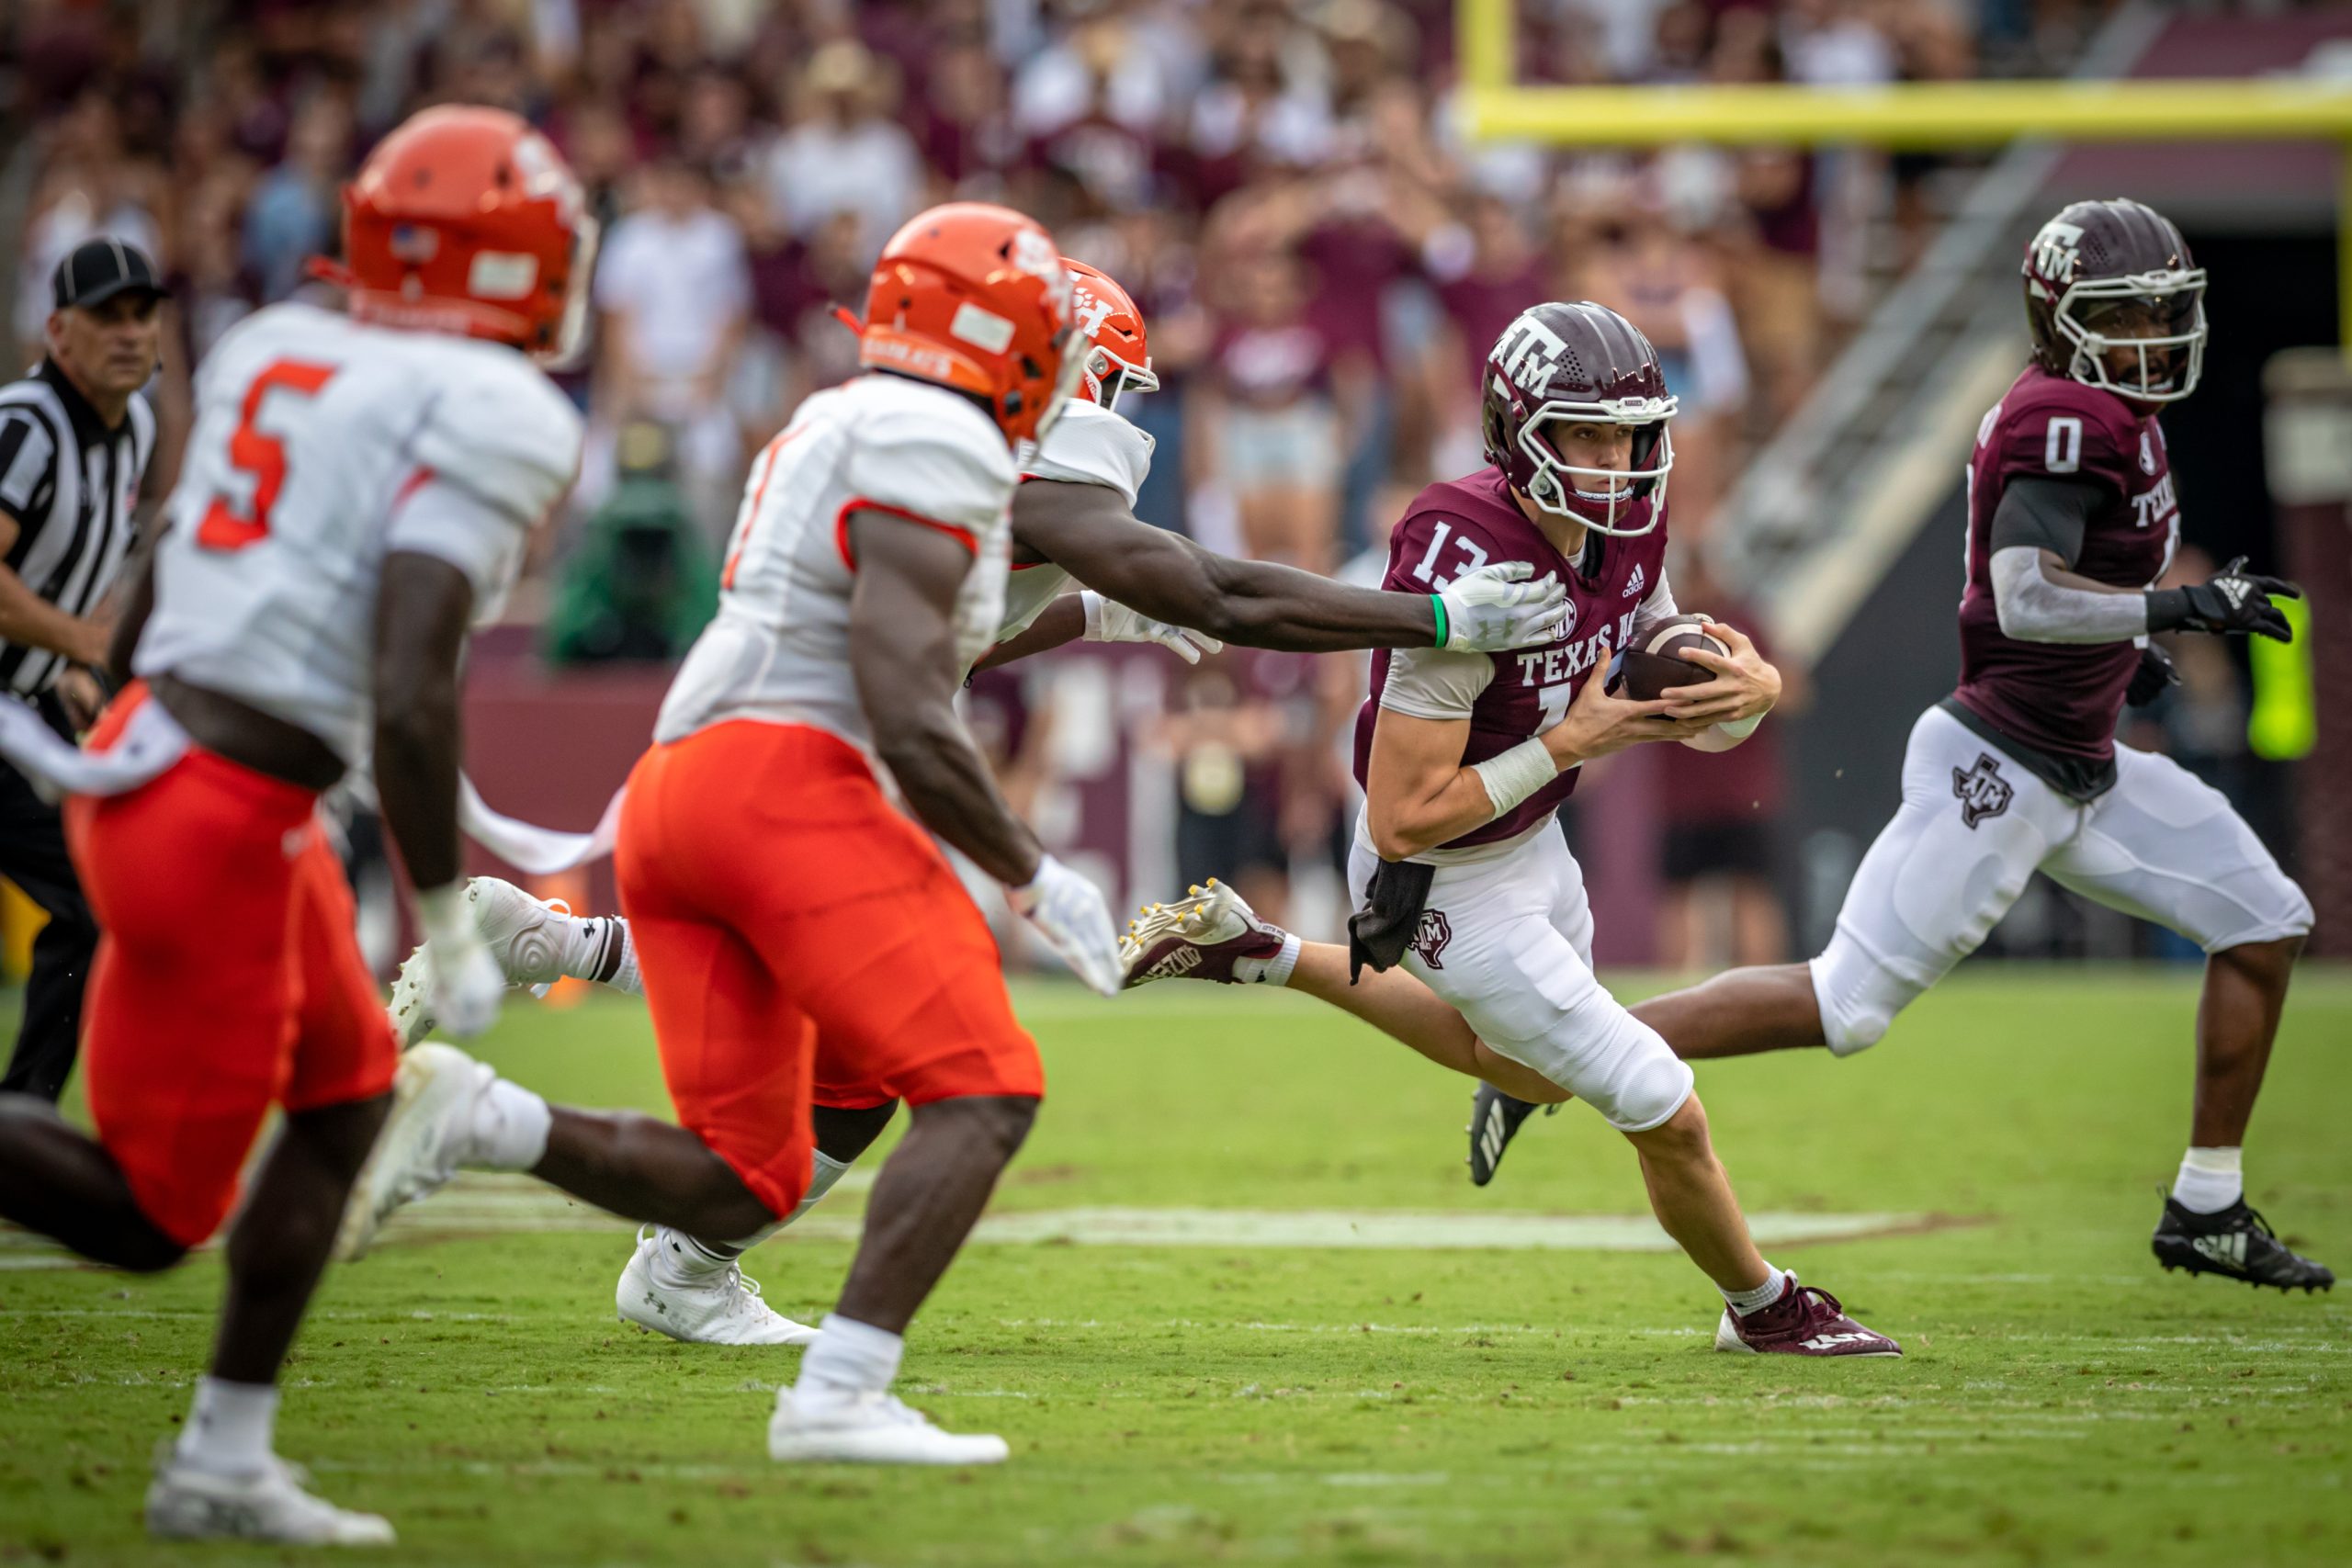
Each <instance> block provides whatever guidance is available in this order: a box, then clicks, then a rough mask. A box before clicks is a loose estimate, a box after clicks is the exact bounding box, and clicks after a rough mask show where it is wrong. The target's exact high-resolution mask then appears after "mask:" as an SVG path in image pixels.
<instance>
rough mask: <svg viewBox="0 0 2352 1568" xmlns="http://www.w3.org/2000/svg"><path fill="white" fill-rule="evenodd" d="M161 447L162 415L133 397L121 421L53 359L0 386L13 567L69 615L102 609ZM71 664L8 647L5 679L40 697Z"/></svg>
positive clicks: (0, 668) (3, 501) (0, 678)
mask: <svg viewBox="0 0 2352 1568" xmlns="http://www.w3.org/2000/svg"><path fill="white" fill-rule="evenodd" d="M154 450H155V415H154V412H153V410H151V409H150V408H149V407H148V406H147V400H146V399H145V398H144V397H142V396H141V395H140V394H138V393H135V392H134V393H132V394H131V398H130V411H129V412H128V413H127V414H126V415H125V416H124V418H123V421H122V423H121V424H119V425H118V426H117V427H116V428H114V429H113V430H108V429H107V427H106V426H105V425H104V424H103V423H100V422H99V419H98V413H97V411H96V409H94V408H92V407H91V406H90V403H89V400H87V399H85V397H83V396H82V394H81V393H80V392H78V391H76V390H75V389H74V384H73V383H72V382H71V381H68V380H67V379H66V378H65V376H64V374H63V373H62V371H60V370H59V369H58V368H57V367H56V366H55V365H54V364H52V363H51V362H50V361H48V360H43V361H41V363H40V367H39V368H38V369H36V370H34V371H33V373H32V374H31V375H29V376H28V377H26V378H24V379H23V380H21V381H12V382H10V383H9V384H8V385H7V386H6V387H0V510H4V511H6V513H8V515H10V516H11V517H14V518H15V519H16V520H17V542H16V543H15V544H13V545H11V546H10V547H8V553H7V558H6V565H7V567H8V570H11V571H13V572H15V573H16V574H17V576H18V577H20V578H22V579H24V581H25V585H26V586H27V587H28V588H30V589H31V590H32V591H33V592H35V593H38V594H40V596H41V597H42V598H43V599H46V600H48V601H49V602H50V603H51V604H54V605H56V606H57V607H58V608H59V609H61V610H62V611H64V612H65V613H66V614H67V615H88V614H89V613H90V612H91V611H92V610H94V609H96V607H97V604H98V601H99V600H100V599H102V598H104V597H105V595H106V592H107V588H109V587H110V586H112V585H113V582H114V579H115V574H116V573H117V572H118V571H119V570H121V569H122V561H123V558H124V556H126V555H128V554H129V553H130V538H131V522H130V513H131V509H132V507H134V506H135V505H137V504H138V501H139V480H140V476H141V475H142V474H143V473H145V472H146V470H147V459H148V458H149V457H151V456H152V455H153V453H154ZM65 668H66V661H65V660H64V659H62V657H60V656H59V655H57V654H54V653H51V652H50V651H48V650H47V649H38V648H27V647H24V646H22V645H21V644H17V643H0V685H6V687H7V688H8V689H9V690H10V691H13V692H16V693H17V694H20V695H24V696H36V695H38V694H40V693H42V692H45V691H47V690H48V689H49V687H50V685H51V682H54V681H55V680H56V679H57V677H58V676H59V675H61V674H62V673H63V672H64V671H65Z"/></svg>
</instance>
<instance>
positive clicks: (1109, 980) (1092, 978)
mask: <svg viewBox="0 0 2352 1568" xmlns="http://www.w3.org/2000/svg"><path fill="white" fill-rule="evenodd" d="M1004 897H1005V900H1006V902H1008V903H1010V904H1011V905H1012V908H1013V911H1014V912H1015V913H1016V914H1019V915H1021V916H1022V917H1023V918H1024V919H1027V920H1028V922H1029V923H1030V924H1031V925H1033V926H1035V927H1036V928H1037V930H1038V931H1039V933H1040V934H1042V935H1043V936H1044V937H1045V939H1046V945H1047V946H1048V947H1050V948H1052V949H1053V950H1054V951H1055V952H1056V953H1060V954H1061V955H1062V961H1063V962H1064V963H1066V964H1069V966H1070V968H1071V969H1072V970H1074V971H1076V972H1077V975H1078V977H1079V978H1080V979H1081V980H1083V981H1085V982H1086V984H1087V985H1088V987H1090V988H1091V989H1093V990H1097V991H1100V992H1102V993H1103V995H1104V996H1106V997H1115V996H1117V995H1118V994H1119V987H1120V985H1121V984H1122V982H1123V981H1124V980H1125V975H1126V968H1125V964H1121V963H1120V962H1119V933H1118V931H1117V930H1116V929H1115V928H1114V927H1113V925H1112V924H1111V906H1110V905H1108V904H1106V903H1104V902H1103V895H1102V892H1101V891H1100V890H1099V889H1097V888H1096V887H1095V886H1094V884H1092V883H1091V882H1089V881H1087V880H1086V878H1085V877H1083V876H1080V874H1078V873H1077V872H1074V871H1072V870H1071V869H1070V868H1069V867H1068V866H1066V865H1064V864H1063V863H1061V862H1059V861H1057V860H1056V859H1055V858H1054V857H1053V856H1051V855H1046V856H1044V857H1042V858H1041V859H1039V861H1038V862H1037V874H1036V875H1035V876H1033V877H1031V878H1030V879H1029V882H1028V884H1027V885H1026V886H1021V887H1008V888H1006V889H1005V890H1004Z"/></svg>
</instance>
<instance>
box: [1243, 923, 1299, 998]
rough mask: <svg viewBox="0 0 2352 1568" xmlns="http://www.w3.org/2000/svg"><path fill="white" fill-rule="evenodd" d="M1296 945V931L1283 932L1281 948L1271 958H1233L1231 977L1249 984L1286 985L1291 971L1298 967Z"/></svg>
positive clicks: (1288, 982) (1297, 943)
mask: <svg viewBox="0 0 2352 1568" xmlns="http://www.w3.org/2000/svg"><path fill="white" fill-rule="evenodd" d="M1298 947H1299V942H1298V937H1297V935H1296V933H1295V932H1293V933H1288V934H1285V935H1284V936H1283V950H1282V951H1281V952H1280V953H1275V954H1274V955H1273V956H1272V958H1237V959H1235V960H1234V961H1233V977H1234V978H1235V979H1237V980H1239V981H1242V982H1243V983H1244V984H1249V985H1255V984H1257V983H1259V982H1261V981H1263V982H1264V983H1265V984H1267V985H1270V986H1287V985H1289V984H1290V973H1291V971H1292V970H1294V969H1295V968H1297V967H1298Z"/></svg>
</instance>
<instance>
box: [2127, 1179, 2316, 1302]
mask: <svg viewBox="0 0 2352 1568" xmlns="http://www.w3.org/2000/svg"><path fill="white" fill-rule="evenodd" d="M2149 1247H2150V1248H2151V1249H2152V1250H2153V1251H2154V1253H2155V1255H2156V1261H2157V1262H2159V1263H2161V1264H2163V1265H2164V1266H2165V1271H2166V1272H2167V1273H2169V1272H2170V1271H2171V1270H2173V1269H2188V1271H2189V1272H2190V1273H2192V1274H2219V1275H2221V1276H2222V1278H2223V1279H2225V1280H2245V1282H2246V1283H2247V1284H2249V1285H2269V1286H2272V1287H2274V1288H2275V1289H2278V1290H2281V1291H2301V1292H2305V1293H2306V1294H2308V1293H2310V1292H2312V1291H2332V1290H2334V1289H2335V1270H2334V1269H2329V1268H2328V1267H2327V1266H2326V1265H2325V1264H2323V1263H2314V1262H2312V1260H2311V1259H2310V1258H2301V1257H2298V1256H2296V1254H2295V1253H2294V1252H2293V1251H2292V1250H2291V1249H2290V1248H2289V1247H2288V1246H2287V1245H2286V1244H2285V1243H2284V1242H2282V1241H2280V1240H2279V1239H2278V1232H2276V1231H2274V1230H2272V1229H2271V1228H2270V1222H2269V1221H2268V1220H2266V1219H2264V1218H2263V1217H2262V1215H2261V1214H2260V1213H2256V1211H2255V1210H2254V1209H2253V1208H2252V1207H2250V1206H2249V1205H2248V1204H2247V1202H2246V1201H2245V1199H2243V1198H2241V1199H2239V1200H2238V1201H2236V1202H2234V1203H2233V1204H2231V1205H2230V1206H2229V1207H2228V1208H2226V1209H2223V1210H2222V1211H2221V1212H2219V1213H2211V1214H2200V1213H2197V1212H2196V1211H2195V1210H2194V1209H2184V1208H2182V1207H2181V1206H2180V1205H2179V1203H2177V1201H2174V1200H2173V1199H2171V1198H2166V1199H2165V1217H2164V1218H2163V1219H2161V1220H2159V1221H2157V1222H2156V1234H2155V1235H2154V1237H2153V1238H2151V1240H2150V1242H2149Z"/></svg>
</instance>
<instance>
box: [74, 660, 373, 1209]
mask: <svg viewBox="0 0 2352 1568" xmlns="http://www.w3.org/2000/svg"><path fill="white" fill-rule="evenodd" d="M146 700H147V694H146V689H145V687H144V686H143V685H141V684H137V683H134V684H133V685H131V686H130V688H128V689H127V690H125V691H124V693H123V694H122V695H121V696H120V697H119V698H118V699H117V700H116V702H115V703H114V705H112V706H111V707H110V708H109V709H108V710H107V716H106V717H105V719H104V720H102V721H101V722H100V724H99V726H98V729H97V732H96V734H95V735H94V736H93V737H92V738H91V741H90V744H91V746H92V748H93V749H95V750H104V749H105V748H106V747H107V746H109V745H111V744H112V743H113V741H114V739H115V738H116V737H117V736H118V735H119V733H120V732H121V729H122V727H123V725H124V723H125V721H127V720H128V718H129V717H130V713H131V710H132V709H134V708H135V707H137V706H138V705H139V704H140V703H141V702H143V701H146ZM317 807H318V796H317V795H314V794H312V793H311V791H309V790H307V789H304V788H302V787H300V785H298V784H287V783H284V782H282V781H281V780H277V779H273V778H270V777H267V776H266V775H265V774H262V773H254V772H253V771H252V770H251V769H249V768H245V767H242V766H240V765H239V764H237V763H235V762H232V761H229V760H228V759H226V758H224V757H220V756H218V755H216V754H214V753H212V752H210V751H207V750H203V749H202V748H200V747H195V746H191V747H190V748H189V749H188V751H187V754H186V755H185V756H183V757H181V758H180V760H179V761H176V762H175V763H173V764H172V766H171V767H170V768H168V769H166V770H165V771H164V773H161V774H159V775H158V776H157V777H155V778H153V779H152V780H150V781H149V782H148V783H146V784H142V785H141V786H140V787H139V788H137V789H134V790H131V791H129V792H128V793H126V794H123V795H113V796H109V797H103V798H99V797H87V796H76V797H74V798H73V799H71V800H69V801H67V802H66V806H65V831H66V841H67V843H68V845H69V847H70V848H71V849H72V851H73V853H74V865H75V867H76V868H77V869H78V870H79V871H80V872H81V874H82V886H83V888H84V889H85V892H86V893H87V894H88V895H89V899H90V908H91V912H92V913H94V914H95V915H96V917H97V921H98V926H99V929H100V931H102V932H103V933H104V934H103V935H101V936H100V938H99V940H98V955H97V961H96V966H95V967H94V968H93V969H92V971H91V974H90V980H89V987H88V992H87V995H86V997H85V1000H84V1006H83V1018H84V1022H83V1026H82V1030H83V1038H82V1062H83V1086H84V1090H85V1093H86V1095H87V1097H88V1099H89V1102H90V1113H91V1115H92V1116H93V1117H94V1118H95V1119H96V1122H97V1127H98V1141H99V1142H100V1143H101V1144H103V1145H105V1146H106V1150H107V1154H109V1155H111V1156H113V1157H114V1160H115V1163H116V1164H117V1165H119V1166H120V1167H121V1168H122V1172H123V1175H124V1176H125V1178H126V1179H128V1180H129V1181H130V1190H131V1195H132V1196H133V1197H134V1198H135V1199H136V1200H137V1201H138V1203H139V1207H140V1210H141V1213H144V1214H145V1215H146V1216H147V1217H148V1218H149V1219H150V1220H152V1221H153V1222H154V1224H155V1225H156V1228H158V1229H159V1230H161V1231H163V1232H164V1234H165V1235H168V1236H170V1237H171V1238H172V1239H173V1240H175V1241H176V1242H179V1243H180V1244H181V1245H182V1246H186V1247H194V1246H195V1245H197V1244H198V1242H201V1241H203V1240H204V1239H205V1238H207V1237H208V1236H209V1235H212V1233H213V1232H214V1231H215V1230H217V1229H219V1228H220V1222H221V1221H222V1220H223V1219H225V1218H226V1217H227V1216H228V1213H229V1211H230V1209H231V1208H232V1206H233V1205H234V1204H235V1202H236V1200H237V1187H238V1177H239V1174H240V1173H241V1172H242V1170H243V1167H244V1162H245V1156H246V1155H247V1154H248V1153H249V1152H250V1151H251V1150H252V1148H253V1143H254V1135H255V1134H258V1133H259V1132H260V1131H261V1125H262V1122H263V1119H264V1118H265V1117H266V1116H267V1115H268V1113H269V1109H270V1107H271V1106H272V1105H282V1106H284V1107H285V1108H286V1109H287V1110H288V1111H314V1110H319V1109H322V1108H323V1107H326V1106H330V1105H342V1104H346V1103H349V1102H351V1101H354V1100H370V1099H373V1098H374V1097H376V1096H377V1095H379V1094H383V1093H385V1092H387V1091H388V1090H389V1089H390V1088H391V1085H392V1074H393V1071H394V1069H395V1068H396V1067H397V1066H399V1063H400V1047H399V1044H398V1042H397V1041H396V1040H395V1038H394V1036H393V1034H392V1027H391V1024H390V1021H388V1020H387V1019H386V1017H385V1016H384V1004H383V1000H382V998H380V997H379V995H378V993H377V990H376V981H375V978H374V976H371V975H369V974H368V965H367V963H366V961H365V960H364V959H362V958H361V957H360V955H359V944H358V941H357V938H356V936H355V934H354V932H353V910H352V902H351V889H350V887H349V886H348V885H347V884H346V883H345V880H344V875H343V866H342V863H340V862H339V861H338V860H336V858H335V855H334V850H333V849H332V848H331V847H330V846H329V845H328V843H327V840H326V835H325V833H324V831H323V829H322V828H321V826H320V823H319V820H318V814H317Z"/></svg>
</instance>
